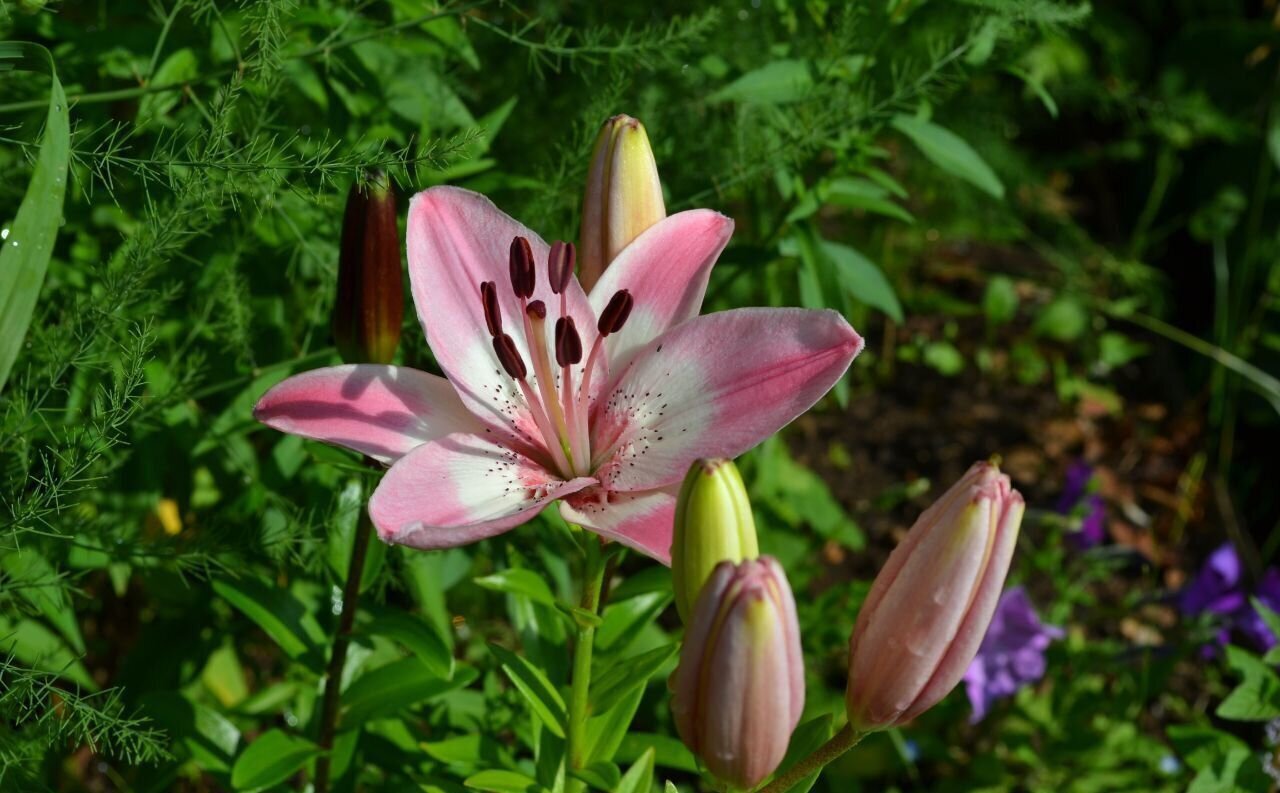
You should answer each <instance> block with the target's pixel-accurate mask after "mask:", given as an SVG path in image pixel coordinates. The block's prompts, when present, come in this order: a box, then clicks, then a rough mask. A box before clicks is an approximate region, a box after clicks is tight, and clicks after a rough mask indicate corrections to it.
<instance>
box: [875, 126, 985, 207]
mask: <svg viewBox="0 0 1280 793" xmlns="http://www.w3.org/2000/svg"><path fill="white" fill-rule="evenodd" d="M890 123H891V124H892V126H893V128H894V129H896V130H898V131H899V132H901V133H902V134H903V135H906V136H907V137H908V138H910V139H911V142H912V143H914V144H915V145H916V147H917V148H919V149H920V152H921V153H922V154H924V156H925V157H927V158H929V161H930V162H932V163H933V164H934V165H936V166H938V167H939V168H941V169H942V170H944V171H946V172H947V173H949V174H951V175H952V176H957V177H959V178H961V179H963V180H965V181H966V182H968V183H969V184H972V185H973V186H974V187H977V188H978V189H979V190H982V191H983V192H985V193H988V194H989V195H992V196H994V197H996V198H1004V185H1002V184H1000V178H999V177H998V176H996V174H995V171H992V170H991V166H989V165H987V163H986V161H984V160H983V159H982V157H981V156H979V155H978V153H977V152H976V151H974V150H973V147H972V146H970V145H969V144H968V143H967V142H966V141H965V139H964V138H962V137H960V136H959V135H957V134H955V133H954V132H952V131H951V130H949V129H947V128H945V127H940V126H938V125H937V124H934V123H933V122H932V121H925V120H924V119H920V118H915V117H914V116H906V115H896V116H894V117H893V121H892V122H890Z"/></svg>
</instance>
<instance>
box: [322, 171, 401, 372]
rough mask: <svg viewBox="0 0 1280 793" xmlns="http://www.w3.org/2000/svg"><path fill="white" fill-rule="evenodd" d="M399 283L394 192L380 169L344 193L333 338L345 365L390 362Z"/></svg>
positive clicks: (396, 331)
mask: <svg viewBox="0 0 1280 793" xmlns="http://www.w3.org/2000/svg"><path fill="white" fill-rule="evenodd" d="M403 318H404V284H403V282H402V280H401V275H400V234H399V232H398V231H396V193H395V187H394V186H393V185H392V184H391V179H390V178H389V177H388V176H387V175H386V174H385V173H382V172H381V171H375V172H373V173H372V174H370V178H369V183H368V184H367V185H360V184H355V185H352V186H351V192H350V193H349V194H348V195H347V209H346V213H345V214H344V215H343V216H342V242H341V246H340V248H339V252H338V299H337V301H336V302H335V303H334V306H333V338H334V341H335V342H336V343H337V345H338V352H339V354H341V355H342V359H343V360H344V361H346V362H347V363H390V362H391V359H392V357H394V356H395V354H396V347H397V346H399V344H400V321H401V320H402V319H403Z"/></svg>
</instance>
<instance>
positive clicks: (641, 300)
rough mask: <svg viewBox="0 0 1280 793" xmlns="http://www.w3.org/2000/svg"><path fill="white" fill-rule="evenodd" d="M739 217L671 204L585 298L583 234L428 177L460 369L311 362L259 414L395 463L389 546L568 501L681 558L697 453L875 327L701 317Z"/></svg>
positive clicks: (626, 537)
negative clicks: (546, 227) (687, 483)
mask: <svg viewBox="0 0 1280 793" xmlns="http://www.w3.org/2000/svg"><path fill="white" fill-rule="evenodd" d="M732 231H733V221H732V220H730V219H729V218H727V217H725V216H723V215H720V214H718V213H716V212H713V211H710V210H706V209H695V210H690V211H686V212H680V213H678V214H675V215H672V216H670V217H668V218H666V219H664V220H662V221H661V222H659V223H657V224H656V225H654V226H653V227H651V228H650V229H648V230H646V231H645V232H643V233H642V234H641V235H640V236H639V237H637V238H636V239H635V240H634V241H633V242H632V243H631V244H630V245H628V246H627V247H626V248H625V249H623V251H622V252H621V253H620V254H619V256H618V257H617V259H616V260H614V262H613V263H612V264H611V265H610V266H609V269H608V270H606V271H605V273H604V275H603V276H602V277H601V278H600V281H599V282H598V283H597V284H596V285H595V287H594V288H593V289H592V292H591V295H590V297H588V296H587V295H586V294H585V293H584V292H583V290H582V287H581V286H580V285H579V283H578V281H577V278H575V277H574V275H573V264H574V262H573V258H574V256H573V246H571V245H566V244H565V243H559V242H558V243H556V244H555V245H547V243H545V242H543V241H542V239H541V238H539V237H538V236H537V235H536V234H534V233H533V232H532V231H530V230H529V229H527V228H525V227H524V226H522V225H520V224H519V223H518V222H516V221H515V220H513V219H512V218H510V217H508V216H507V215H506V214H504V213H503V212H502V211H501V210H499V209H498V208H497V207H495V206H494V205H493V204H492V203H491V202H490V201H489V200H488V199H487V198H485V197H483V196H481V195H479V194H477V193H473V192H470V191H468V190H462V189H459V188H455V187H435V188H431V189H429V190H427V191H425V192H422V193H419V194H418V195H417V196H415V197H414V199H413V201H412V203H411V205H410V208H409V218H408V252H409V255H408V259H409V280H410V283H411V285H412V288H413V299H414V303H415V304H416V306H417V310H418V318H419V320H420V321H421V322H422V326H423V328H424V330H425V331H426V335H427V342H428V343H429V344H430V345H431V349H432V351H433V352H434V353H435V357H436V360H437V361H438V362H439V364H440V367H441V368H442V369H443V370H444V372H445V374H446V375H447V378H448V379H446V378H444V377H437V376H435V375H431V374H427V373H425V372H420V371H417V370H414V369H409V368H406V367H402V366H384V365H375V364H357V365H347V366H334V367H329V368H325V369H317V370H314V371H311V372H305V373H303V374H300V375H297V376H294V377H291V378H289V379H287V380H285V381H284V382H282V383H280V384H279V385H277V386H275V387H274V388H272V389H271V390H270V391H268V392H267V393H266V394H265V395H264V396H263V397H262V399H261V400H260V401H259V402H258V405H257V407H256V408H255V409H254V415H255V417H256V418H257V419H258V420H259V421H262V422H263V423H265V424H267V425H269V426H271V427H274V428H276V429H278V430H281V431H284V432H289V433H293V434H295V435H301V436H303V437H307V438H313V439H316V440H320V441H325V442H327V443H332V444H336V445H339V446H345V447H347V448H350V449H354V450H355V451H358V452H362V453H364V454H366V455H369V456H371V457H373V458H375V459H377V460H380V461H382V462H384V463H389V464H390V465H391V468H390V470H389V471H388V472H387V474H386V475H385V476H384V477H383V479H382V482H381V484H379V486H378V488H377V490H376V491H375V492H374V494H373V497H372V499H370V502H369V515H370V517H371V518H372V520H373V523H374V526H375V527H376V528H377V530H378V535H379V536H380V537H381V538H382V539H383V540H384V541H386V542H388V543H398V544H403V545H408V546H411V547H414V548H422V549H435V548H448V547H453V546H457V545H463V544H466V543H471V542H475V541H477V540H481V539H484V538H486V537H492V536H494V535H497V534H501V533H502V532H505V531H508V530H509V529H512V528H514V527H516V526H518V525H520V524H522V523H524V522H526V521H528V520H530V519H531V518H533V517H534V516H535V515H536V514H537V513H538V512H539V511H540V510H541V509H542V508H543V507H545V506H546V505H547V504H549V503H551V502H552V501H556V500H558V501H559V502H560V503H559V508H560V513H561V515H563V516H564V519H565V520H567V521H569V522H571V523H576V524H578V525H580V526H583V527H584V528H587V529H590V530H591V531H594V532H596V533H597V534H599V535H601V536H603V537H606V538H608V539H610V540H615V541H617V542H620V543H623V544H624V545H627V546H629V547H631V548H634V549H636V550H639V551H641V552H642V553H645V554H647V555H649V556H651V557H653V558H655V559H657V560H659V561H661V562H663V563H664V564H669V563H670V548H671V535H672V523H673V517H674V511H675V489H676V488H678V486H679V484H680V481H681V480H682V478H683V477H684V474H685V471H687V470H688V468H689V466H690V464H691V463H692V462H693V461H694V460H696V459H698V458H704V457H736V456H737V455H739V454H741V453H742V452H744V451H746V450H747V449H750V448H751V447H752V446H755V445H756V444H757V443H759V442H760V441H761V440H763V439H764V438H766V437H768V436H769V435H771V434H772V433H774V432H776V431H777V430H778V429H780V428H781V427H783V426H784V425H785V424H787V423H788V422H790V421H791V420H792V419H794V418H795V417H796V416H798V415H800V414H801V413H803V412H804V411H805V410H807V409H808V408H809V407H810V406H812V405H813V404H814V403H815V402H816V401H817V400H818V399H820V398H821V397H822V395H823V394H825V393H826V392H827V390H828V389H830V388H831V386H832V385H834V384H835V382H836V381H837V380H838V379H839V378H840V376H841V375H842V374H844V372H845V370H846V369H847V368H848V366H849V363H850V361H852V360H853V358H854V356H855V355H857V354H858V352H859V351H861V349H862V344H863V342H862V338H861V337H859V336H858V334H857V333H855V332H854V330H853V328H851V327H849V324H848V323H847V322H846V321H845V320H844V318H843V317H842V316H840V315H839V314H838V313H836V312H833V311H813V310H805V309H790V308H782V309H774V308H745V309H737V310H733V311H724V312H720V313H715V314H709V315H706V316H698V311H699V310H700V308H701V306H702V299H703V295H704V293H705V291H706V286H707V278H708V276H709V274H710V271H711V266H712V265H713V264H714V263H715V260H716V258H717V257H718V256H719V255H720V252H721V251H722V250H723V249H724V246H725V245H726V244H727V243H728V241H729V236H730V234H731V233H732Z"/></svg>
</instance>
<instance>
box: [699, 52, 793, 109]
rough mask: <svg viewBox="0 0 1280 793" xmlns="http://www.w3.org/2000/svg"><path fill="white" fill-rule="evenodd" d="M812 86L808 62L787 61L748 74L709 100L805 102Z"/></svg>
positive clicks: (775, 62) (767, 102) (753, 102)
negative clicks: (800, 100)
mask: <svg viewBox="0 0 1280 793" xmlns="http://www.w3.org/2000/svg"><path fill="white" fill-rule="evenodd" d="M812 86H813V78H812V77H811V76H810V75H809V64H808V63H807V62H805V61H800V60H794V59H783V60H777V61H774V62H772V63H767V64H765V65H764V66H761V67H760V68H758V69H753V70H751V71H749V72H747V73H746V74H744V75H742V76H741V77H739V78H738V79H736V80H734V81H733V82H731V83H729V84H728V85H726V86H725V87H723V88H721V89H720V90H719V91H716V92H715V93H713V94H711V96H710V97H709V100H710V101H711V102H742V103H743V104H760V105H781V104H785V103H787V102H795V101H797V100H799V99H803V98H804V96H805V95H806V94H807V93H808V92H809V89H810V88H811V87H812Z"/></svg>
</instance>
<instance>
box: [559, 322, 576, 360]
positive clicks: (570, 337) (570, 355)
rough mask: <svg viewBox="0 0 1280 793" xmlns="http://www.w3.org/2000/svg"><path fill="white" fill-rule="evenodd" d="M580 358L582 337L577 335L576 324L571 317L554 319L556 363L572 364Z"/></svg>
mask: <svg viewBox="0 0 1280 793" xmlns="http://www.w3.org/2000/svg"><path fill="white" fill-rule="evenodd" d="M581 360H582V337H581V336H579V335H578V326H577V325H575V324H574V322H573V317H561V318H560V319H557V320H556V363H558V364H560V365H561V366H572V365H573V364H575V363H577V362H579V361H581Z"/></svg>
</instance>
